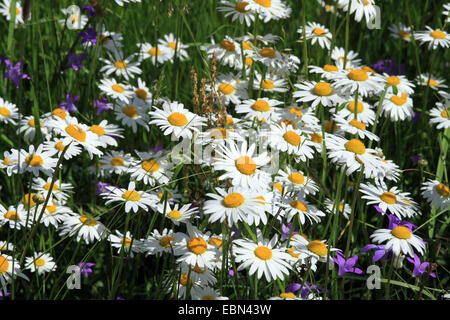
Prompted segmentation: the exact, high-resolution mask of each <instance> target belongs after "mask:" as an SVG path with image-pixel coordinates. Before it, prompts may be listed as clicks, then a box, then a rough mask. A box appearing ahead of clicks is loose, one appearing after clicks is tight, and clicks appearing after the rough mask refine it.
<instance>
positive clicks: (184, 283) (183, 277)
mask: <svg viewBox="0 0 450 320" xmlns="http://www.w3.org/2000/svg"><path fill="white" fill-rule="evenodd" d="M187 282H188V274H187V273H183V274H182V275H181V276H180V284H181V285H182V286H184V287H187ZM191 284H192V277H189V285H191Z"/></svg>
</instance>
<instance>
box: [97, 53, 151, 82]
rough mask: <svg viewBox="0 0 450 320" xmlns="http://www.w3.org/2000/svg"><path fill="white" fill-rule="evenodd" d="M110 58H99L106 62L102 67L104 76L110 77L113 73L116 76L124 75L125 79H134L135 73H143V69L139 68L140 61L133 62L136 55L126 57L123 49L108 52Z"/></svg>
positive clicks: (101, 70)
mask: <svg viewBox="0 0 450 320" xmlns="http://www.w3.org/2000/svg"><path fill="white" fill-rule="evenodd" d="M107 55H108V58H109V59H103V58H99V59H100V61H102V62H103V63H105V65H104V66H103V67H101V68H100V72H103V73H104V77H109V76H110V75H111V74H114V75H115V76H122V77H124V78H125V80H129V79H133V78H134V77H135V75H137V74H141V73H142V70H141V69H140V68H139V62H131V61H132V60H133V59H134V57H135V55H134V54H133V55H131V56H129V57H128V58H126V59H124V56H123V52H122V51H119V50H117V51H113V52H112V53H110V52H107Z"/></svg>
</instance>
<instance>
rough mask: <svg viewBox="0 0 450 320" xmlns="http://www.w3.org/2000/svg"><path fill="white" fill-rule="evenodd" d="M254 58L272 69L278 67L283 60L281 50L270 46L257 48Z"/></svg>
mask: <svg viewBox="0 0 450 320" xmlns="http://www.w3.org/2000/svg"><path fill="white" fill-rule="evenodd" d="M254 58H255V60H257V61H259V62H261V63H262V64H263V65H265V66H267V67H269V68H271V69H276V68H277V67H278V66H279V65H280V64H281V63H282V60H283V56H282V54H281V52H279V51H278V50H276V49H273V48H270V47H263V48H261V49H256V48H255V54H254Z"/></svg>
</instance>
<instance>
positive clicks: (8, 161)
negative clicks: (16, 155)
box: [3, 157, 17, 166]
mask: <svg viewBox="0 0 450 320" xmlns="http://www.w3.org/2000/svg"><path fill="white" fill-rule="evenodd" d="M14 162H17V161H15V160H8V158H7V157H5V159H3V164H4V165H5V166H7V165H10V164H11V163H14Z"/></svg>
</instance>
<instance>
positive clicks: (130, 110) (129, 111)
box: [122, 106, 139, 118]
mask: <svg viewBox="0 0 450 320" xmlns="http://www.w3.org/2000/svg"><path fill="white" fill-rule="evenodd" d="M122 112H123V113H125V115H127V116H128V117H130V118H136V117H137V116H138V115H139V112H138V110H137V109H136V108H135V107H133V106H126V107H124V108H122Z"/></svg>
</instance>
